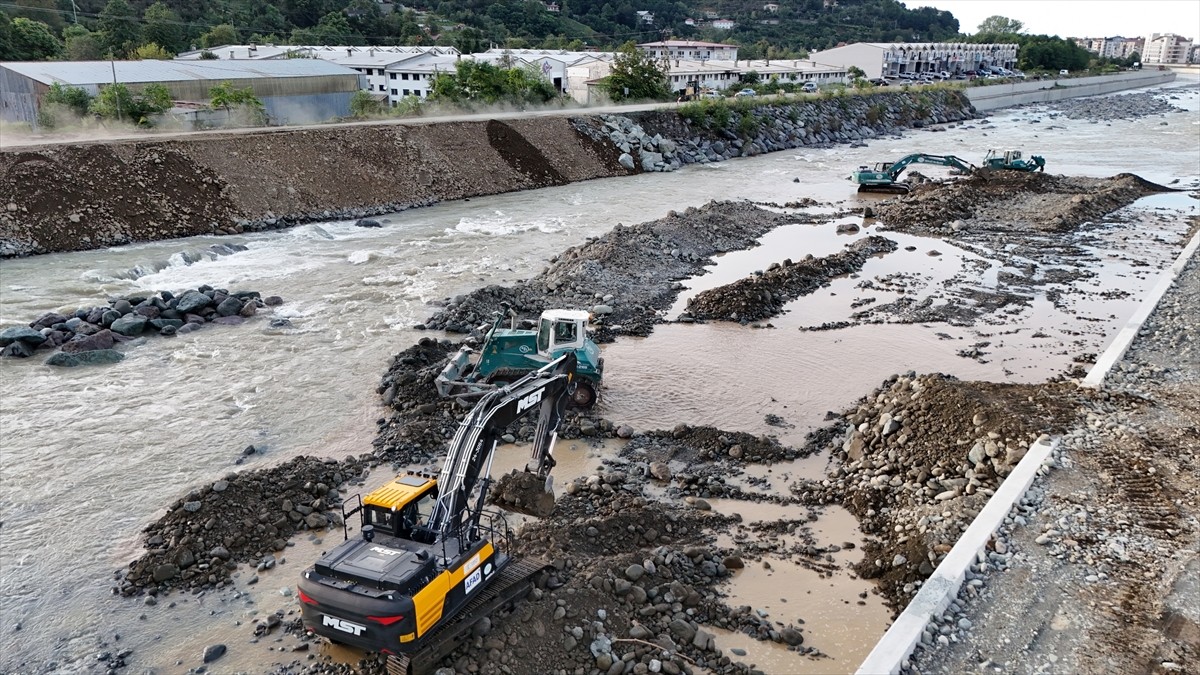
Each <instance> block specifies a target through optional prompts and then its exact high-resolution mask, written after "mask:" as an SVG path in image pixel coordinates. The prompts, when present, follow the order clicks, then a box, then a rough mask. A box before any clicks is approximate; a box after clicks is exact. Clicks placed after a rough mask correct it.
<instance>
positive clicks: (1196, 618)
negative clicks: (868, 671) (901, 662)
mask: <svg viewBox="0 0 1200 675" xmlns="http://www.w3.org/2000/svg"><path fill="white" fill-rule="evenodd" d="M1198 317H1200V260H1197V259H1195V258H1193V259H1192V261H1191V262H1190V264H1188V265H1187V266H1186V267H1185V268H1184V270H1183V271H1182V273H1181V274H1180V276H1179V277H1178V279H1177V280H1176V283H1175V284H1174V285H1173V286H1172V287H1171V288H1170V289H1169V290H1168V292H1167V294H1166V296H1165V297H1164V298H1163V299H1162V301H1161V302H1160V303H1159V305H1158V308H1157V309H1156V311H1155V312H1154V314H1153V315H1152V316H1151V318H1150V319H1149V321H1148V322H1147V323H1146V324H1145V325H1144V326H1143V328H1142V329H1141V331H1140V332H1139V333H1138V336H1137V338H1136V340H1135V341H1134V343H1133V345H1132V347H1131V349H1130V350H1129V352H1128V353H1127V354H1126V355H1125V357H1124V359H1123V360H1121V361H1120V362H1119V363H1118V364H1117V365H1116V367H1115V368H1114V369H1113V371H1112V372H1111V374H1110V375H1109V377H1108V378H1107V379H1106V381H1105V382H1104V385H1103V386H1102V388H1101V389H1100V391H1099V395H1098V396H1095V397H1092V398H1091V399H1090V401H1089V403H1088V405H1086V406H1085V411H1086V412H1085V414H1084V415H1083V416H1081V418H1080V420H1079V421H1078V423H1077V424H1075V425H1073V426H1072V427H1071V428H1070V429H1069V430H1068V431H1067V433H1066V434H1065V436H1064V438H1063V442H1062V444H1061V445H1060V446H1059V448H1058V450H1057V451H1056V452H1055V453H1054V457H1053V464H1052V468H1051V470H1050V471H1049V472H1048V473H1047V474H1046V475H1044V476H1041V477H1039V478H1038V480H1037V481H1036V482H1035V483H1034V485H1033V487H1032V488H1031V489H1030V491H1029V493H1028V494H1027V495H1026V498H1025V499H1024V500H1023V501H1022V502H1021V504H1020V506H1019V507H1018V508H1015V509H1014V510H1013V512H1012V514H1010V517H1009V518H1008V519H1007V520H1006V523H1005V525H1004V527H1003V528H1002V530H1001V532H1000V534H999V535H998V536H997V537H996V539H995V540H994V542H993V543H992V544H991V546H990V551H989V553H988V555H987V560H986V561H985V562H982V563H981V564H979V565H976V566H975V567H974V568H973V570H972V572H973V574H972V576H973V577H974V578H973V579H972V580H971V581H970V582H969V584H968V586H966V587H965V589H964V593H963V594H961V595H960V598H959V600H958V601H956V602H955V603H954V604H953V605H952V606H951V608H950V609H948V610H947V612H946V614H945V615H944V616H942V617H940V618H939V620H935V621H934V622H933V623H931V624H930V626H929V628H928V629H927V631H926V633H925V636H924V638H923V640H922V643H923V644H922V645H921V646H919V647H918V649H917V652H916V653H915V654H914V656H913V658H912V659H911V661H910V664H909V667H908V668H907V671H908V672H911V673H962V672H989V673H990V672H996V673H1064V672H1074V673H1171V672H1197V671H1200V557H1198V555H1197V551H1198V549H1200V521H1198V519H1200V318H1198ZM998 566H1003V567H1005V568H1006V569H1004V570H1003V571H996V568H997V567H998Z"/></svg>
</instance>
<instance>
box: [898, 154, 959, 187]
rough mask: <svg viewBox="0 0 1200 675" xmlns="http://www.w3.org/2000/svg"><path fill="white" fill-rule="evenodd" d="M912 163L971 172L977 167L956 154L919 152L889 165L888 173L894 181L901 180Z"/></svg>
mask: <svg viewBox="0 0 1200 675" xmlns="http://www.w3.org/2000/svg"><path fill="white" fill-rule="evenodd" d="M912 164H933V165H935V166H948V167H952V168H955V169H958V170H959V171H961V172H962V173H970V172H971V171H972V170H973V169H974V168H975V167H974V166H973V165H972V164H971V163H970V162H968V161H966V160H963V159H960V158H958V157H955V156H954V155H926V154H923V153H917V154H915V155H908V156H906V157H901V158H900V159H899V160H897V161H896V162H895V163H894V164H892V165H891V166H890V167H888V175H890V176H891V177H892V181H893V182H894V181H898V180H900V174H902V173H904V170H905V169H907V168H908V167H909V165H912Z"/></svg>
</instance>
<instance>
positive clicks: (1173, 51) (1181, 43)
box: [1142, 33, 1192, 64]
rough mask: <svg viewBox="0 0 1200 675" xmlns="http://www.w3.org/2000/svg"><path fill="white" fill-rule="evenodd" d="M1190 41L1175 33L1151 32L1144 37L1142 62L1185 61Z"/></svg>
mask: <svg viewBox="0 0 1200 675" xmlns="http://www.w3.org/2000/svg"><path fill="white" fill-rule="evenodd" d="M1191 49H1192V41H1191V39H1189V38H1185V37H1182V36H1180V35H1176V34H1175V33H1153V34H1151V35H1150V37H1148V38H1146V46H1145V51H1143V52H1142V63H1160V64H1170V63H1177V64H1181V63H1187V62H1188V56H1189V54H1190V53H1191Z"/></svg>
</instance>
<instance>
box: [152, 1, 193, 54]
mask: <svg viewBox="0 0 1200 675" xmlns="http://www.w3.org/2000/svg"><path fill="white" fill-rule="evenodd" d="M142 19H143V21H144V22H145V23H144V24H143V25H142V44H147V43H154V44H157V45H160V46H161V47H162V48H163V49H164V50H166V51H168V52H170V53H172V54H174V53H176V52H178V51H179V50H180V49H182V48H183V47H184V46H185V45H184V35H183V25H182V23H183V22H182V20H181V19H180V18H179V15H178V14H176V13H175V10H173V9H171V8H170V7H168V6H166V5H164V4H163V3H162V2H161V0H160V2H156V3H154V4H153V5H150V6H149V7H147V8H146V13H145V14H144V15H143V17H142ZM168 58H169V57H168Z"/></svg>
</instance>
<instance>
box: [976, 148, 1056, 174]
mask: <svg viewBox="0 0 1200 675" xmlns="http://www.w3.org/2000/svg"><path fill="white" fill-rule="evenodd" d="M983 168H985V169H1005V170H1008V171H1045V170H1046V160H1045V159H1044V158H1043V157H1042V156H1040V155H1033V156H1032V157H1030V158H1029V159H1025V158H1024V157H1022V156H1021V151H1020V150H1008V151H1006V152H1005V153H1004V154H1001V153H998V152H996V151H995V150H989V151H988V154H987V157H984V158H983Z"/></svg>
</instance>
